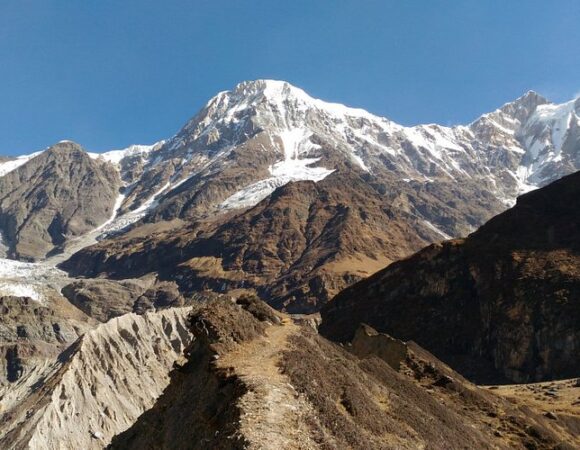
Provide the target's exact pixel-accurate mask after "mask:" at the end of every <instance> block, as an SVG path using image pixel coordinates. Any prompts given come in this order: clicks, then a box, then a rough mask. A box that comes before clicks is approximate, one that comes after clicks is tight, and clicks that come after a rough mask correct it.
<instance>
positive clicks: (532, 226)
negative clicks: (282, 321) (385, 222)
mask: <svg viewBox="0 0 580 450" xmlns="http://www.w3.org/2000/svg"><path fill="white" fill-rule="evenodd" d="M578 198H580V173H576V174H573V175H570V176H568V177H565V178H563V179H562V180H559V181H556V182H554V183H552V184H551V185H549V186H547V187H545V188H542V189H540V190H538V191H534V192H531V193H528V194H526V195H523V196H521V197H520V198H519V199H518V202H517V204H516V206H515V207H513V208H512V209H510V210H508V211H506V212H505V213H503V214H500V215H499V216H497V217H495V218H493V219H492V220H490V221H489V222H488V223H487V224H485V225H484V226H482V227H481V228H480V229H479V230H478V231H477V232H475V233H473V234H472V235H470V236H469V237H468V238H466V239H464V240H452V241H447V242H443V243H441V244H434V245H431V246H429V247H427V248H425V249H424V250H422V251H420V252H419V253H417V254H415V255H413V256H412V257H410V258H408V259H406V260H403V261H399V262H397V263H394V264H392V265H390V266H389V267H387V268H386V269H384V270H382V271H381V272H379V273H377V274H375V275H373V276H372V277H370V278H369V279H367V280H364V281H361V282H360V283H358V284H355V285H354V286H352V287H350V288H348V289H346V290H344V291H343V292H341V293H340V294H339V295H337V296H336V297H335V298H334V299H333V301H332V302H330V303H329V304H328V305H327V306H326V307H324V308H323V310H322V318H323V323H322V326H321V328H320V330H321V332H322V334H324V335H325V336H327V337H329V338H331V339H335V340H339V341H347V340H350V339H351V338H352V337H353V335H354V332H355V330H356V328H357V327H358V325H359V323H361V322H364V323H368V324H370V325H371V326H373V327H375V328H376V329H378V330H379V331H384V332H387V333H389V334H391V335H393V336H396V337H397V338H400V339H403V340H409V339H412V340H414V341H416V342H418V343H419V344H421V345H423V346H424V347H425V348H427V349H429V350H430V351H432V352H433V353H434V354H435V355H437V356H438V357H440V358H442V359H443V360H445V361H448V362H451V363H452V365H453V366H454V367H455V368H457V369H459V370H460V371H463V373H465V374H467V375H469V376H472V377H474V378H475V379H482V378H483V379H488V380H492V379H493V375H492V374H485V373H484V372H481V371H480V370H479V369H481V367H493V368H495V369H496V370H497V372H496V376H499V377H503V378H504V379H508V380H512V381H533V380H544V379H551V378H564V377H572V376H578V375H579V374H580V362H579V360H578V358H577V357H576V356H575V355H576V354H577V351H578V348H580V328H579V327H578V324H579V323H580V270H579V268H580V228H579V225H580V210H579V209H578Z"/></svg>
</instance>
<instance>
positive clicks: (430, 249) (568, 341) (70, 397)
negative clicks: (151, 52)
mask: <svg viewBox="0 0 580 450" xmlns="http://www.w3.org/2000/svg"><path fill="white" fill-rule="evenodd" d="M579 169H580V99H576V100H572V101H570V102H567V103H563V104H554V103H551V102H549V101H548V100H547V99H545V98H543V97H542V96H540V95H539V94H537V93H535V92H531V91H530V92H528V93H526V94H524V95H523V96H522V97H520V98H518V99H516V100H514V101H513V102H510V103H507V104H505V105H503V106H501V107H500V108H499V109H497V110H496V111H493V112H491V113H488V114H484V115H483V116H481V117H480V118H478V119H476V120H475V121H473V122H472V123H470V124H468V125H460V126H453V127H445V126H440V125H436V124H429V125H418V126H411V127H409V126H402V125H399V124H396V123H394V122H392V121H390V120H388V119H386V118H381V117H378V116H375V115H372V114H370V113H368V112H366V111H364V110H361V109H354V108H349V107H346V106H343V105H338V104H332V103H327V102H324V101H321V100H317V99H314V98H312V97H310V96H309V95H308V94H306V93H305V92H304V91H302V90H301V89H299V88H297V87H294V86H292V85H290V84H288V83H286V82H282V81H273V80H257V81H249V82H243V83H241V84H239V85H238V86H236V87H235V88H234V89H233V90H231V91H225V92H221V93H219V94H217V95H216V96H215V97H213V98H212V99H211V100H210V101H209V102H208V103H207V104H206V105H205V106H204V107H203V108H202V109H201V111H199V112H198V113H197V115H195V116H194V117H193V118H192V119H191V120H190V121H188V122H187V123H186V124H185V126H183V128H181V130H179V131H178V132H177V134H175V135H174V136H173V137H171V138H169V139H167V140H164V141H160V142H158V143H155V144H153V145H134V146H131V147H129V148H127V149H123V150H114V151H110V152H105V153H91V152H87V151H86V150H84V149H83V148H82V147H81V146H80V145H79V144H77V143H74V142H70V141H62V142H59V143H57V144H55V145H52V146H51V147H49V148H47V149H46V150H44V151H42V152H36V153H33V154H30V155H25V156H20V157H17V158H5V159H3V160H2V161H0V231H1V236H0V237H1V239H0V244H1V245H0V252H1V254H0V311H1V312H2V314H1V315H0V422H1V423H2V424H3V426H2V427H1V429H0V447H2V448H10V449H12V448H15V449H20V448H43V449H44V448H51V449H52V448H54V449H60V448H67V449H68V448H71V449H72V448H91V449H92V448H95V449H97V448H104V447H107V446H110V448H223V449H230V448H297V449H298V448H301V449H304V448H307V449H310V448H312V449H319V448H320V449H323V448H324V449H325V448H345V449H346V448H361V449H362V448H365V449H366V448H377V449H379V448H458V449H459V448H490V449H491V448H494V449H497V448H536V449H556V448H557V449H569V448H570V449H571V448H576V447H577V446H578V445H580V441H578V433H577V431H578V430H579V429H580V403H579V402H578V388H579V386H580V384H579V383H578V381H577V380H574V379H572V378H573V377H578V376H579V370H580V367H578V364H577V358H576V357H575V355H576V353H577V349H578V348H579V347H580V331H579V330H578V323H580V309H579V308H578V305H579V304H580V303H579V302H580V291H579V289H578V286H579V285H580V284H579V282H580V279H579V276H580V275H579V272H578V267H580V261H579V260H578V254H579V250H580V247H579V241H578V236H580V234H579V231H580V230H578V224H579V223H580V221H579V217H578V208H577V204H578V201H577V199H578V198H580V172H578V170H579ZM562 378H569V379H568V380H561V379H562ZM557 380H560V381H557ZM506 383H533V384H521V385H508V386H498V384H506ZM490 385H491V386H490Z"/></svg>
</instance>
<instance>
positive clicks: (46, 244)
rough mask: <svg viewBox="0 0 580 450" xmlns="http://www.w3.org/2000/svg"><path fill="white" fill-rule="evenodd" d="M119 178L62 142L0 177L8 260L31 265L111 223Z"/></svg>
mask: <svg viewBox="0 0 580 450" xmlns="http://www.w3.org/2000/svg"><path fill="white" fill-rule="evenodd" d="M119 187H120V179H119V177H118V174H117V171H116V170H115V169H114V168H113V166H112V165H111V164H109V163H107V162H104V161H97V160H93V159H92V158H90V157H89V155H87V154H86V153H85V152H84V151H83V150H82V148H81V147H79V146H78V145H76V144H73V143H68V142H63V143H59V144H57V145H55V146H53V147H51V148H50V149H48V150H47V151H45V152H43V153H41V154H39V155H37V156H35V157H34V158H31V159H30V160H28V161H26V162H25V163H24V164H23V165H21V166H19V167H17V168H16V169H14V170H12V171H11V172H9V173H7V174H6V175H4V176H2V177H0V229H1V230H2V237H3V239H4V243H5V245H7V247H8V248H7V254H8V256H10V257H13V258H17V259H23V260H35V259H39V258H43V257H45V256H46V255H47V254H49V253H50V252H51V251H54V250H55V249H58V248H60V247H61V246H63V245H64V244H65V243H66V242H67V241H68V240H70V239H72V238H74V237H77V236H80V235H83V234H85V233H87V232H88V231H90V230H92V229H94V228H96V227H98V226H99V225H102V224H103V223H105V222H106V221H107V220H109V219H110V218H111V217H112V215H113V214H114V212H115V203H116V200H117V198H118V196H119Z"/></svg>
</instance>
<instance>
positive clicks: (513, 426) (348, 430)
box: [109, 298, 579, 449]
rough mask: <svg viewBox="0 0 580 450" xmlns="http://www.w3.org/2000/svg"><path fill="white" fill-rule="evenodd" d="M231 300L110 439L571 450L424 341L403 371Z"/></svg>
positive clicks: (543, 420)
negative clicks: (152, 400)
mask: <svg viewBox="0 0 580 450" xmlns="http://www.w3.org/2000/svg"><path fill="white" fill-rule="evenodd" d="M239 303H240V304H237V305H236V304H234V303H233V302H231V301H227V300H219V301H217V302H212V303H209V304H206V305H205V306H203V307H202V308H200V310H198V311H197V312H196V313H194V314H193V315H192V317H191V319H190V328H191V330H192V332H193V333H194V335H195V340H194V341H193V343H192V345H191V346H190V348H189V349H188V351H187V353H186V355H187V359H186V361H184V363H183V364H181V365H180V366H179V367H178V368H176V370H175V371H174V372H173V373H172V376H171V382H170V384H169V386H168V388H167V389H166V390H165V392H164V393H163V395H162V396H161V397H159V399H158V400H157V402H156V404H155V405H154V406H153V407H152V408H151V409H150V410H149V411H147V412H146V413H145V414H143V415H142V416H141V417H139V419H138V420H137V421H136V422H135V424H134V425H133V426H132V427H130V428H129V429H128V430H127V431H125V432H123V433H121V434H120V435H118V436H116V437H115V438H114V439H113V440H112V443H111V445H110V447H109V448H112V449H117V448H119V449H120V448H122V449H132V448H139V449H141V448H176V449H178V448H200V449H201V448H214V449H242V448H244V449H245V448H250V449H277V448H285V449H331V448H332V449H347V448H354V449H390V448H392V449H395V448H397V449H401V448H409V449H411V448H413V449H415V448H450V449H456V448H457V449H459V448H482V449H484V448H489V449H492V448H493V449H498V448H500V449H503V448H506V449H507V448H522V449H523V448H537V449H549V448H562V449H572V448H574V446H575V445H578V443H579V442H578V440H577V436H575V434H574V429H575V427H576V426H577V424H578V417H579V416H578V411H576V413H573V414H570V415H569V416H566V417H564V415H562V417H561V418H559V419H557V420H553V419H551V418H548V417H546V416H544V415H543V414H542V413H541V411H540V410H538V409H532V408H530V407H523V406H519V405H518V404H517V402H516V403H515V404H514V403H512V402H510V401H508V400H506V399H504V398H502V397H500V396H496V395H494V394H493V393H492V392H491V391H489V390H486V389H481V388H478V387H476V386H475V385H473V384H471V383H469V382H468V381H467V380H465V379H464V378H463V377H461V376H460V375H459V374H457V373H456V372H454V371H453V370H451V369H450V368H449V367H447V366H445V365H444V364H442V363H441V362H439V361H438V360H437V359H436V358H434V357H433V356H432V355H430V354H429V353H427V352H425V351H424V350H423V349H421V348H420V347H418V346H417V345H416V344H413V343H408V344H404V345H406V347H407V349H406V353H405V355H404V357H403V358H402V363H401V365H400V368H399V370H395V369H393V368H392V367H391V366H390V365H389V364H388V363H387V362H385V361H384V360H382V359H381V358H379V357H377V356H376V354H373V353H372V352H367V354H366V355H365V357H362V358H361V357H359V356H357V355H355V354H353V353H350V352H348V351H347V350H346V349H345V348H342V347H340V346H337V345H335V344H332V343H330V342H329V341H326V340H325V339H324V338H322V337H320V336H319V335H317V334H316V332H315V331H313V330H312V329H311V328H309V327H303V326H299V325H297V324H296V323H293V321H292V320H291V318H290V317H287V316H285V315H281V314H279V313H276V312H274V311H273V310H271V309H269V308H268V307H266V306H265V305H264V304H263V303H259V302H256V301H254V300H251V299H248V298H244V299H242V300H241V301H240V302H239Z"/></svg>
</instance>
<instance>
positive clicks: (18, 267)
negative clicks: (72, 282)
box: [0, 258, 68, 303]
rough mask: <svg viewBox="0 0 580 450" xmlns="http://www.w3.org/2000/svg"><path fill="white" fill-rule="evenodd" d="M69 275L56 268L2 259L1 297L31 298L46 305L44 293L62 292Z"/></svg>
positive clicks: (0, 267) (0, 263)
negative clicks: (64, 281) (63, 284)
mask: <svg viewBox="0 0 580 450" xmlns="http://www.w3.org/2000/svg"><path fill="white" fill-rule="evenodd" d="M67 278H68V275H67V274H66V273H65V272H63V271H62V270H59V269H57V268H56V267H54V266H52V265H50V264H46V263H44V262H40V263H27V262H21V261H14V260H12V259H4V258H0V295H14V296H18V297H30V298H32V299H33V300H35V301H38V302H40V303H44V301H45V297H44V293H45V292H46V291H47V290H49V289H53V290H56V291H58V290H60V287H61V284H59V283H60V282H61V281H62V280H66V279H67Z"/></svg>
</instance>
